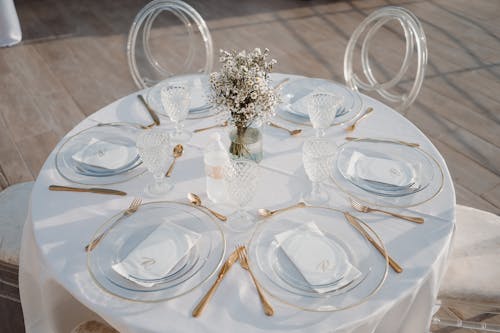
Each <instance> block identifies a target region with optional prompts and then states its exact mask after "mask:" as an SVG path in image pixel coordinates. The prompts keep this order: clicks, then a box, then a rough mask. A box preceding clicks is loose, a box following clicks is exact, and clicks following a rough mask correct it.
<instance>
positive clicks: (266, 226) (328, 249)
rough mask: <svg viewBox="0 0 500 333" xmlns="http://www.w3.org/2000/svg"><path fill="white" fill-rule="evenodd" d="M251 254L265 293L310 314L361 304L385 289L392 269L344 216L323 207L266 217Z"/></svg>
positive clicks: (256, 236)
mask: <svg viewBox="0 0 500 333" xmlns="http://www.w3.org/2000/svg"><path fill="white" fill-rule="evenodd" d="M363 226H364V227H365V228H366V229H367V230H369V232H370V231H371V229H370V228H369V227H368V226H366V225H365V224H363ZM371 234H372V237H373V238H374V239H377V240H378V241H379V243H380V244H382V242H381V241H380V239H379V238H378V236H377V235H376V234H375V233H374V232H373V231H371ZM382 246H383V245H382ZM249 255H250V265H251V266H252V270H253V272H254V274H255V275H256V276H257V279H258V280H259V282H260V283H261V284H262V286H263V288H264V289H266V290H267V292H269V293H270V294H271V295H273V296H274V297H276V298H278V299H279V300H281V301H282V302H284V303H287V304H289V305H292V306H295V307H298V308H300V309H303V310H308V311H337V310H342V309H346V308H350V307H353V306H356V305H358V304H360V303H363V302H364V301H366V300H367V299H368V298H369V297H370V296H372V295H373V294H375V293H376V292H377V291H378V290H379V288H380V287H381V286H382V283H383V281H384V280H385V278H386V275H387V268H388V265H387V260H386V259H385V258H384V257H382V256H381V255H380V253H378V252H377V251H376V250H375V249H374V248H373V246H372V245H371V244H370V243H369V242H368V241H367V240H366V239H365V238H364V237H363V236H362V235H361V234H360V233H359V232H358V231H356V230H355V229H354V228H353V227H352V226H351V225H350V224H349V223H348V222H347V221H345V218H344V216H343V213H342V212H340V211H337V210H334V209H329V208H322V207H307V208H301V209H295V210H292V211H288V212H283V213H281V214H278V215H276V216H274V217H270V218H267V219H266V220H265V222H263V223H261V224H260V226H259V227H258V228H257V229H256V231H255V233H254V235H253V236H252V240H251V242H250V245H249Z"/></svg>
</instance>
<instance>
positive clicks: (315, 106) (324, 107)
mask: <svg viewBox="0 0 500 333" xmlns="http://www.w3.org/2000/svg"><path fill="white" fill-rule="evenodd" d="M309 98H310V101H309V103H308V104H307V113H308V114H309V119H310V120H311V124H312V126H313V127H314V129H315V130H316V137H322V136H325V130H326V129H327V128H328V127H330V126H331V125H332V124H333V121H334V120H335V117H336V115H337V109H338V108H339V107H340V106H341V105H342V104H343V102H344V98H343V97H342V96H337V95H334V94H331V93H315V94H313V95H311V96H310V97H309Z"/></svg>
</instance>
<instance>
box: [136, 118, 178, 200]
mask: <svg viewBox="0 0 500 333" xmlns="http://www.w3.org/2000/svg"><path fill="white" fill-rule="evenodd" d="M136 146H137V150H138V151H139V156H140V157H141V160H142V163H144V166H145V167H146V168H147V169H148V171H149V172H151V173H152V174H153V177H154V179H155V182H154V183H153V184H150V185H148V186H147V187H146V190H145V192H146V194H148V195H150V196H158V195H162V194H165V193H167V192H168V191H170V190H171V189H172V187H173V186H172V184H171V183H170V182H169V181H168V178H166V177H165V173H166V172H167V169H168V166H169V165H170V163H171V161H172V160H173V156H172V149H171V147H170V139H169V135H168V133H167V132H165V131H164V130H161V129H158V128H154V129H150V130H147V131H143V133H142V134H141V135H139V137H138V138H137V143H136Z"/></svg>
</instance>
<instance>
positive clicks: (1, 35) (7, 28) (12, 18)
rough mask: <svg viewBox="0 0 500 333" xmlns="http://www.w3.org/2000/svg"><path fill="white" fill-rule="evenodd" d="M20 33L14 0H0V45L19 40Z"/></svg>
mask: <svg viewBox="0 0 500 333" xmlns="http://www.w3.org/2000/svg"><path fill="white" fill-rule="evenodd" d="M21 38H22V33H21V26H20V25H19V18H18V17H17V12H16V7H15V6H14V0H0V47H2V46H12V45H14V44H17V43H19V42H20V41H21Z"/></svg>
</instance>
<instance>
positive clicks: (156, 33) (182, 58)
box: [127, 0, 213, 89]
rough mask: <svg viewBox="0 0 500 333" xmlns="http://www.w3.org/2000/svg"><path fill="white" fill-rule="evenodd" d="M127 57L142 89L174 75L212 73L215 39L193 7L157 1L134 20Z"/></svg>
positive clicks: (134, 77) (131, 70)
mask: <svg viewBox="0 0 500 333" xmlns="http://www.w3.org/2000/svg"><path fill="white" fill-rule="evenodd" d="M127 58H128V64H129V69H130V73H131V74H132V78H133V79H134V82H135V84H136V85H137V87H139V88H141V89H143V88H147V87H151V86H153V85H155V84H156V83H158V82H159V81H161V80H164V79H166V78H168V77H171V76H174V75H181V74H193V73H206V74H208V73H210V72H211V71H212V65H213V45H212V37H211V36H210V31H209V30H208V27H207V25H206V23H205V21H204V20H203V18H202V17H201V16H200V14H199V13H198V12H197V11H196V10H195V9H194V8H193V7H191V6H189V5H188V4H186V3H185V2H183V1H179V0H154V1H151V2H150V3H148V4H147V5H146V6H145V7H144V8H142V9H141V10H140V11H139V13H138V14H137V16H136V17H135V19H134V23H133V24H132V26H131V28H130V32H129V35H128V42H127Z"/></svg>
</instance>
